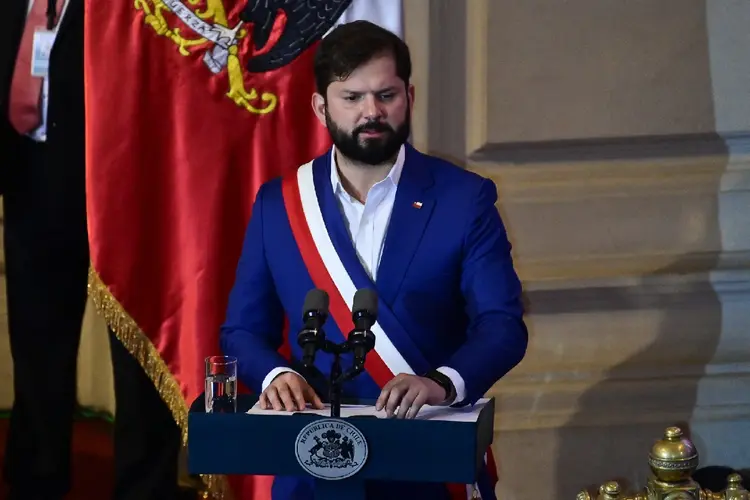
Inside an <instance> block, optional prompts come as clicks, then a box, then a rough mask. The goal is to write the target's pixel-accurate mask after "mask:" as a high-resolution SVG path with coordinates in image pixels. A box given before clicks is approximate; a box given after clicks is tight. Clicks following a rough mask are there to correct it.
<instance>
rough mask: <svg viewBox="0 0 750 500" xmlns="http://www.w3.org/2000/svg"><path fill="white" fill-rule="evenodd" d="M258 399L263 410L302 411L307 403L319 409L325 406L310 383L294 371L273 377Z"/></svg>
mask: <svg viewBox="0 0 750 500" xmlns="http://www.w3.org/2000/svg"><path fill="white" fill-rule="evenodd" d="M258 401H259V403H260V407H261V409H263V410H270V409H272V408H273V409H274V410H277V411H282V410H285V411H302V410H304V409H305V408H306V407H307V403H310V404H311V405H312V407H313V408H315V409H318V410H320V409H322V408H323V402H322V401H321V400H320V398H319V397H318V395H317V394H315V391H314V390H313V388H312V387H310V384H308V383H307V381H305V379H303V378H302V377H300V376H299V375H297V374H296V373H292V372H284V373H281V374H279V375H278V376H277V377H276V378H275V379H273V381H272V382H271V383H270V384H269V385H268V387H266V390H265V391H263V394H261V395H260V399H259V400H258Z"/></svg>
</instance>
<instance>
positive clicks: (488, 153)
mask: <svg viewBox="0 0 750 500" xmlns="http://www.w3.org/2000/svg"><path fill="white" fill-rule="evenodd" d="M738 135H739V137H738V138H739V139H740V140H743V141H745V142H748V143H750V132H747V133H744V134H738ZM727 153H728V146H727V143H726V140H725V138H724V137H722V136H721V135H720V134H717V133H710V134H684V135H664V136H634V137H609V138H595V139H593V138H592V139H574V140H553V141H536V142H518V143H486V144H484V145H482V146H481V147H479V148H477V149H475V150H474V151H472V152H470V153H469V155H468V156H469V159H470V160H471V161H476V162H493V163H521V164H525V163H550V162H554V163H556V162H571V161H602V160H623V159H645V158H681V157H686V156H687V157H689V156H711V155H726V154H727Z"/></svg>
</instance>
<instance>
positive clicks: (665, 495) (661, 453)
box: [576, 427, 750, 500]
mask: <svg viewBox="0 0 750 500" xmlns="http://www.w3.org/2000/svg"><path fill="white" fill-rule="evenodd" d="M698 463H699V458H698V450H697V449H696V448H695V445H694V444H693V442H692V441H691V440H690V439H688V438H687V437H686V436H684V434H683V432H682V429H680V428H679V427H668V428H667V429H666V430H665V431H664V436H663V437H662V438H661V439H660V440H658V441H657V442H656V443H655V444H654V446H652V447H651V452H650V453H649V455H648V465H649V467H650V468H651V476H650V477H649V479H648V481H647V484H646V486H645V488H643V489H642V490H641V491H640V492H638V493H636V494H634V495H626V494H625V493H623V492H622V491H621V488H620V485H619V484H618V483H617V481H607V482H606V483H604V484H602V485H601V486H600V487H599V491H598V495H597V496H596V497H593V496H591V494H590V493H589V492H587V491H581V492H580V493H578V495H577V496H576V500H750V493H749V492H748V491H747V490H746V489H745V488H743V487H742V477H741V476H740V475H739V474H730V476H729V477H728V478H727V488H726V489H725V490H724V491H722V492H718V493H714V492H711V491H708V490H702V489H701V488H700V486H699V485H698V483H696V482H695V481H694V480H693V478H692V475H693V473H694V472H695V470H696V469H697V468H698Z"/></svg>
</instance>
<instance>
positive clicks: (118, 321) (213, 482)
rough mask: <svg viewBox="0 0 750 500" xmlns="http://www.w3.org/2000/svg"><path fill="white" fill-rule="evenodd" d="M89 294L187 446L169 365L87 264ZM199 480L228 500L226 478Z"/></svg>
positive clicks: (208, 493) (207, 494)
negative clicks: (176, 426)
mask: <svg viewBox="0 0 750 500" xmlns="http://www.w3.org/2000/svg"><path fill="white" fill-rule="evenodd" d="M88 293H89V297H91V299H92V301H93V303H94V305H95V306H96V309H97V311H98V312H99V314H101V315H102V316H103V317H104V320H105V321H106V322H107V325H108V326H109V327H110V328H111V329H112V331H113V332H114V334H115V335H116V336H117V338H118V339H120V342H122V344H123V345H124V346H125V348H126V349H127V350H128V351H130V354H132V355H133V356H134V357H135V359H136V360H138V363H139V364H140V365H141V366H142V367H143V370H144V371H145V372H146V375H148V377H149V378H150V379H151V381H152V382H153V383H154V386H155V387H156V390H157V391H158V392H159V395H160V396H161V398H162V399H163V400H164V402H165V403H166V404H167V407H169V411H171V412H172V417H173V418H174V421H175V422H176V423H177V425H178V426H179V427H180V431H181V432H182V444H183V446H185V445H187V437H188V436H187V434H188V428H187V420H188V419H187V416H188V405H187V403H186V402H185V398H184V397H183V396H182V391H180V386H179V385H178V383H177V380H176V379H175V378H174V376H173V375H172V373H171V372H170V371H169V367H168V366H167V364H166V363H165V362H164V360H163V359H162V358H161V355H160V354H159V351H157V350H156V347H154V344H152V343H151V341H150V340H149V338H148V337H147V336H146V334H145V333H143V330H141V329H140V327H139V326H138V325H137V324H136V322H135V321H134V320H133V318H132V317H130V315H129V314H128V313H127V311H125V309H124V308H123V307H122V305H121V304H120V303H119V302H118V301H117V299H116V298H115V297H114V296H113V295H112V293H111V292H110V291H109V288H107V285H106V284H105V283H104V282H102V280H101V277H100V276H99V274H98V273H97V272H96V269H94V266H93V264H91V266H90V267H89V284H88ZM201 480H202V481H203V484H204V486H205V489H204V491H203V492H202V497H203V498H214V499H216V500H231V498H232V494H231V491H230V489H229V481H228V480H227V478H226V477H225V476H221V475H201Z"/></svg>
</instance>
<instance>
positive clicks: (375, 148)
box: [313, 56, 413, 165]
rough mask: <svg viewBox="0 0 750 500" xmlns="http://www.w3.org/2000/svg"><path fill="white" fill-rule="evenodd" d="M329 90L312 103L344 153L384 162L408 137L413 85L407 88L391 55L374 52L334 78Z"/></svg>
mask: <svg viewBox="0 0 750 500" xmlns="http://www.w3.org/2000/svg"><path fill="white" fill-rule="evenodd" d="M326 94H327V95H326V99H325V100H323V99H322V98H321V97H320V96H316V98H314V101H313V106H314V108H315V110H316V114H318V117H319V118H321V114H322V118H323V119H322V120H321V121H324V123H325V125H326V127H327V128H328V132H329V133H330V134H331V139H332V140H333V143H334V144H335V145H336V149H337V150H338V151H340V152H341V153H342V154H343V155H344V156H346V157H348V158H350V159H352V160H354V161H356V162H358V163H363V164H367V165H380V164H383V163H385V162H388V161H390V160H392V159H393V158H394V157H395V156H396V154H397V153H398V150H399V148H400V147H401V146H402V145H403V144H404V143H405V142H406V141H407V140H408V138H409V134H410V129H411V104H412V102H413V99H412V97H413V87H409V89H407V88H406V85H405V84H404V81H403V80H401V78H399V77H398V75H397V74H396V64H395V62H394V60H393V58H392V57H391V56H381V57H377V58H374V59H372V60H371V61H369V62H368V63H366V64H364V65H362V66H360V67H359V68H357V69H356V70H355V71H353V72H352V74H351V75H349V78H347V79H346V80H344V81H334V82H332V83H331V84H330V85H329V86H328V91H327V93H326Z"/></svg>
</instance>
